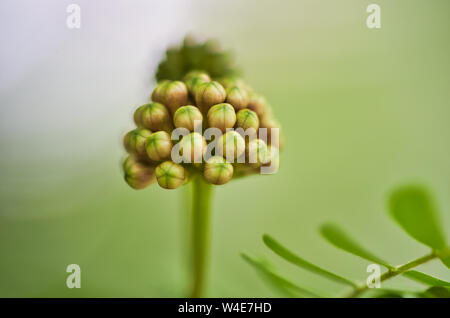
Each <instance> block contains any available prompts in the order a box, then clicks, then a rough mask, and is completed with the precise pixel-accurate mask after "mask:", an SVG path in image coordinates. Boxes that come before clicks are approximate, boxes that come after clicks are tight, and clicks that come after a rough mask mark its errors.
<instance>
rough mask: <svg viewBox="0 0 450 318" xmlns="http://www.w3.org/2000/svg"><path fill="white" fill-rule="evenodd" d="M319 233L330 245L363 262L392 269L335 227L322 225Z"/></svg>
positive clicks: (329, 224)
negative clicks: (363, 260)
mask: <svg viewBox="0 0 450 318" xmlns="http://www.w3.org/2000/svg"><path fill="white" fill-rule="evenodd" d="M320 233H321V234H322V236H323V237H324V238H325V239H326V240H327V241H328V242H330V243H331V244H333V245H334V246H336V247H337V248H340V249H342V250H344V251H346V252H348V253H350V254H353V255H356V256H359V257H361V258H363V259H365V260H368V261H371V262H374V263H377V264H381V265H383V266H385V267H387V268H393V266H392V265H389V264H388V263H386V262H385V261H383V260H382V259H380V258H379V257H377V256H375V255H373V254H372V253H370V252H369V251H367V250H366V249H365V248H363V247H362V246H360V245H359V244H358V243H356V242H355V241H354V240H353V239H352V238H350V236H348V235H347V234H346V233H345V232H344V231H343V230H342V229H340V228H339V227H338V226H337V225H334V224H331V223H328V224H324V225H322V226H321V228H320Z"/></svg>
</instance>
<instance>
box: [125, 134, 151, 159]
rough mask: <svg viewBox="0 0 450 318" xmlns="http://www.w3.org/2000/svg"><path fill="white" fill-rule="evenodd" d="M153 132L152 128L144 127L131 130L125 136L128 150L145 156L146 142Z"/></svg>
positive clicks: (130, 152)
mask: <svg viewBox="0 0 450 318" xmlns="http://www.w3.org/2000/svg"><path fill="white" fill-rule="evenodd" d="M151 134H152V132H151V131H150V130H147V129H142V128H136V129H134V130H132V131H129V132H128V133H127V134H126V135H125V136H124V138H123V145H124V147H125V149H126V151H127V152H128V153H129V154H133V155H136V156H138V157H143V156H145V142H146V141H147V138H148V137H149V136H150V135H151Z"/></svg>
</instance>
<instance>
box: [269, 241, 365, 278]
mask: <svg viewBox="0 0 450 318" xmlns="http://www.w3.org/2000/svg"><path fill="white" fill-rule="evenodd" d="M263 241H264V243H265V244H266V245H267V247H268V248H270V249H271V250H272V251H274V252H275V253H276V254H278V255H279V256H281V257H282V258H284V259H285V260H287V261H288V262H290V263H292V264H295V265H297V266H300V267H302V268H304V269H306V270H309V271H311V272H313V273H316V274H318V275H321V276H324V277H327V278H328V279H332V280H334V281H337V282H339V283H343V284H347V285H350V286H352V287H356V286H357V285H356V284H355V283H354V282H352V281H350V280H348V279H346V278H344V277H342V276H339V275H336V274H333V273H331V272H329V271H327V270H325V269H322V268H320V267H318V266H316V265H314V264H312V263H310V262H308V261H306V260H304V259H303V258H301V257H299V256H297V255H295V254H294V253H292V252H291V251H289V250H288V249H287V248H285V247H283V246H282V245H281V244H280V243H278V242H277V241H276V240H275V239H274V238H272V237H271V236H269V235H267V234H265V235H264V236H263Z"/></svg>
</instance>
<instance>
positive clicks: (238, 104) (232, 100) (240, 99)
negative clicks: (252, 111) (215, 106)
mask: <svg viewBox="0 0 450 318" xmlns="http://www.w3.org/2000/svg"><path fill="white" fill-rule="evenodd" d="M227 103H229V104H231V105H233V107H234V109H236V110H237V111H238V110H241V109H244V108H246V107H247V105H248V94H247V92H246V91H245V90H244V89H242V88H239V87H238V86H233V87H230V88H227Z"/></svg>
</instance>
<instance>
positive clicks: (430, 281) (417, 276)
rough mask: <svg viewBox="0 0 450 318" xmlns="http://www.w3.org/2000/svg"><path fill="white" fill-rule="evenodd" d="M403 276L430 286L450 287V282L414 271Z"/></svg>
mask: <svg viewBox="0 0 450 318" xmlns="http://www.w3.org/2000/svg"><path fill="white" fill-rule="evenodd" d="M403 276H406V277H408V278H410V279H413V280H415V281H418V282H420V283H424V284H426V285H430V286H442V287H450V282H446V281H444V280H441V279H438V278H435V277H433V276H430V275H428V274H425V273H422V272H418V271H414V270H412V271H407V272H405V273H403Z"/></svg>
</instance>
